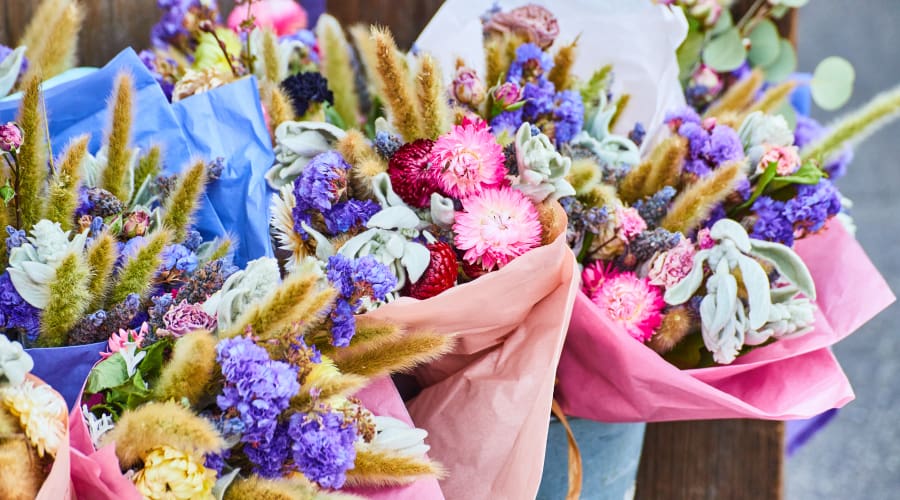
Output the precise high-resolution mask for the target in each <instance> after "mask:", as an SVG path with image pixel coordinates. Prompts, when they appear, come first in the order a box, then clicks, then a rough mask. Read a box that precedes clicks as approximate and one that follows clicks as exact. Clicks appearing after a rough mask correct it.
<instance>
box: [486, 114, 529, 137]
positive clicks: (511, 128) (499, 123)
mask: <svg viewBox="0 0 900 500" xmlns="http://www.w3.org/2000/svg"><path fill="white" fill-rule="evenodd" d="M524 113H525V111H524V110H522V109H521V108H520V109H517V110H514V111H504V112H502V113H500V114H498V115H497V116H495V117H494V118H492V119H491V132H493V133H494V134H500V133H502V132H507V133H508V134H509V135H511V136H514V135H515V134H516V131H517V130H519V127H520V126H521V125H522V123H524V118H523V116H524Z"/></svg>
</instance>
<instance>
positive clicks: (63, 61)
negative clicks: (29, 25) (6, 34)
mask: <svg viewBox="0 0 900 500" xmlns="http://www.w3.org/2000/svg"><path fill="white" fill-rule="evenodd" d="M65 3H68V5H65V6H64V7H62V10H60V11H58V12H57V14H56V16H55V18H54V19H53V22H52V24H47V25H45V26H42V27H41V28H42V39H41V40H40V41H39V42H38V43H37V45H36V46H35V47H34V49H35V50H31V46H28V50H27V51H26V52H27V56H28V63H29V64H28V71H27V72H26V75H27V76H37V75H39V76H40V77H41V79H43V80H46V79H48V78H51V77H54V76H56V75H58V74H60V73H62V72H64V71H66V70H68V69H71V68H72V67H74V66H75V56H76V53H77V51H78V32H79V31H81V24H82V22H83V21H84V10H83V8H82V7H81V5H80V4H79V3H78V2H65Z"/></svg>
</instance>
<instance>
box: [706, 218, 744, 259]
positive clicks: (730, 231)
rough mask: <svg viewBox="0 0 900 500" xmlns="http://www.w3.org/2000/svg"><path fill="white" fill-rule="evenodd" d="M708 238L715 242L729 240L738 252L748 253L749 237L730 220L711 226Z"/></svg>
mask: <svg viewBox="0 0 900 500" xmlns="http://www.w3.org/2000/svg"><path fill="white" fill-rule="evenodd" d="M709 236H710V237H711V238H712V239H714V240H716V241H721V240H723V239H727V240H731V241H732V242H733V243H734V245H735V247H737V249H738V250H740V251H742V252H749V251H750V237H749V236H747V230H746V229H744V226H742V225H740V224H738V223H737V222H736V221H734V220H732V219H721V220H719V221H718V222H716V223H715V224H713V227H712V229H710V230H709Z"/></svg>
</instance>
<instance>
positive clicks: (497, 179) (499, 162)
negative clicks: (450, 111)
mask: <svg viewBox="0 0 900 500" xmlns="http://www.w3.org/2000/svg"><path fill="white" fill-rule="evenodd" d="M503 163H504V158H503V147H502V146H500V144H498V143H497V141H496V140H495V139H494V136H493V135H491V131H490V129H489V128H488V125H487V122H485V121H484V120H481V119H478V120H469V119H464V120H463V122H462V124H460V125H456V126H454V127H453V129H452V130H451V131H450V132H447V133H446V134H444V135H442V136H440V137H439V138H438V140H437V141H435V143H434V147H433V148H432V149H431V164H432V165H434V166H435V167H437V169H438V172H439V173H438V177H439V179H438V180H439V181H440V183H441V185H442V186H443V188H444V190H445V191H446V192H447V194H449V195H450V196H452V197H454V198H460V199H462V198H466V197H468V196H471V195H473V194H476V193H480V192H481V191H483V190H485V189H487V188H491V187H496V186H499V185H500V184H501V183H503V181H504V180H505V175H506V168H505V167H504V164H503Z"/></svg>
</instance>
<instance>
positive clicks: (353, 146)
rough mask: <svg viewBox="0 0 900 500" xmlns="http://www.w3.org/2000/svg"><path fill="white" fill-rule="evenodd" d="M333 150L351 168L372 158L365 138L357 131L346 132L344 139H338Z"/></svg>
mask: <svg viewBox="0 0 900 500" xmlns="http://www.w3.org/2000/svg"><path fill="white" fill-rule="evenodd" d="M335 149H336V150H337V151H338V153H340V154H341V156H343V157H344V160H346V161H347V163H349V164H350V165H351V166H353V165H356V164H357V163H359V162H361V161H363V159H365V158H368V157H370V156H374V153H373V152H372V148H371V146H369V143H368V142H367V141H366V136H364V135H363V134H362V132H360V131H359V130H352V129H351V130H348V131H347V133H346V134H345V135H344V137H341V138H340V139H338V141H337V143H336V144H335Z"/></svg>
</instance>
